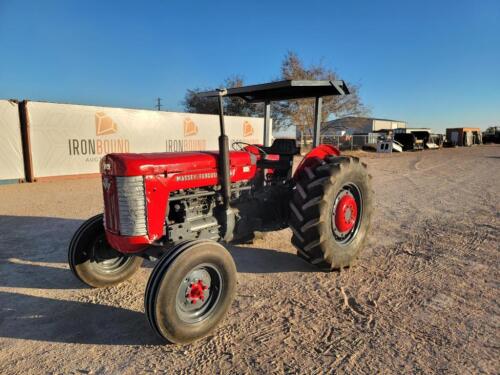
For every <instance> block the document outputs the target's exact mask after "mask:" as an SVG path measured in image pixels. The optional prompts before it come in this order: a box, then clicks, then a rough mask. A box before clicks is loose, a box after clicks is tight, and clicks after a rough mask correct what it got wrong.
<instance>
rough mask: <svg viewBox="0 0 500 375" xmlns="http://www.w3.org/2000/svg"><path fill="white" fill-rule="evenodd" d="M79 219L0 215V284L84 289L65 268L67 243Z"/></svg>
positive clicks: (17, 286) (23, 286) (79, 222)
mask: <svg viewBox="0 0 500 375" xmlns="http://www.w3.org/2000/svg"><path fill="white" fill-rule="evenodd" d="M81 223H83V220H76V219H63V218H53V217H37V216H0V287H16V288H40V289H79V288H85V286H84V285H83V284H82V283H80V282H79V281H78V280H77V279H76V278H75V277H74V276H73V275H72V273H71V271H70V270H69V267H68V260H67V254H68V245H69V242H70V240H71V237H72V235H73V233H74V232H75V231H76V229H77V228H78V227H79V226H80V225H81Z"/></svg>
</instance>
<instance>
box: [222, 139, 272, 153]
mask: <svg viewBox="0 0 500 375" xmlns="http://www.w3.org/2000/svg"><path fill="white" fill-rule="evenodd" d="M246 146H251V147H255V148H256V149H257V150H259V152H261V153H262V154H264V155H267V152H266V151H264V149H263V148H262V147H259V146H256V145H253V144H251V143H246V142H233V143H232V144H231V147H232V148H233V150H234V151H243V149H244V148H245V147H246Z"/></svg>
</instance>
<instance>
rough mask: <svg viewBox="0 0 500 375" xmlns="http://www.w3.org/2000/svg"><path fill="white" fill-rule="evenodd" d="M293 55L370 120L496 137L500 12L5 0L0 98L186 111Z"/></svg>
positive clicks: (449, 3) (411, 4)
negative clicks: (209, 93) (192, 97)
mask: <svg viewBox="0 0 500 375" xmlns="http://www.w3.org/2000/svg"><path fill="white" fill-rule="evenodd" d="M287 51H295V52H296V53H298V55H299V56H300V57H301V58H302V59H303V61H304V62H305V63H306V64H313V63H323V64H324V65H325V66H327V67H329V68H332V69H334V70H335V71H336V72H337V73H338V74H339V77H340V78H342V79H344V80H345V81H346V82H348V83H353V84H356V85H360V87H361V88H360V94H361V97H362V100H363V102H364V103H365V104H366V105H367V106H368V107H369V108H370V110H371V116H373V117H378V118H390V119H397V120H404V121H407V122H408V125H409V126H412V127H431V128H433V129H434V130H436V131H443V130H444V129H445V128H446V127H451V126H453V127H456V126H479V127H482V128H483V129H484V128H486V127H488V126H492V125H497V126H500V1H498V0H469V1H464V0H433V1H428V0H419V1H405V0H399V1H386V0H379V1H373V0H366V1H357V0H350V1H332V0H330V1H327V0H324V1H316V0H308V1H295V0H286V1H272V0H267V1H260V0H254V1H245V2H243V1H234V0H233V1H225V0H223V1H222V0H221V1H206V0H205V1H198V0H191V1H185V0H184V1H176V0H169V1H167V0H163V1H114V2H113V1H102V0H101V1H89V0H86V1H81V0H80V1H77V0H65V1H63V0H61V1H51V0H44V1H36V0H23V1H14V0H0V98H4V99H9V98H17V99H31V100H44V101H53V102H64V103H77V104H92V105H105V106H116V107H132V108H146V109H152V108H154V105H155V98H156V97H161V98H162V104H163V105H164V107H163V109H165V110H173V111H182V103H181V102H182V99H183V97H184V94H185V92H186V89H193V88H213V87H216V86H218V85H219V84H220V83H221V82H222V81H223V80H224V79H225V78H226V77H228V76H231V75H235V74H238V75H241V76H242V77H243V78H244V79H245V82H246V83H248V84H254V83H264V82H267V81H270V80H275V79H276V78H277V77H278V75H279V71H280V64H281V61H282V59H283V57H284V55H285V54H286V53H287Z"/></svg>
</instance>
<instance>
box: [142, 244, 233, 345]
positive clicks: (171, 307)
mask: <svg viewBox="0 0 500 375" xmlns="http://www.w3.org/2000/svg"><path fill="white" fill-rule="evenodd" d="M204 263H209V264H213V265H215V266H216V267H217V268H218V271H219V272H220V276H221V278H222V291H221V295H220V297H219V300H218V302H217V304H216V305H215V306H214V309H213V310H212V312H211V313H210V315H209V316H208V317H206V318H205V319H203V320H202V321H200V322H196V323H187V322H185V321H183V320H181V319H180V317H179V316H178V313H177V309H176V302H177V292H178V288H179V286H180V284H181V282H182V280H183V279H184V278H185V277H186V275H187V274H188V272H189V271H191V270H192V269H193V268H195V267H196V266H197V265H200V264H204ZM159 271H160V272H163V275H161V277H158V278H157V281H156V282H155V284H157V285H151V287H152V288H155V287H156V292H155V293H154V294H155V295H153V296H152V300H151V301H149V302H148V303H152V304H154V306H150V311H151V312H152V313H153V314H154V320H155V326H156V328H157V330H158V333H159V334H160V335H161V336H162V337H164V338H165V339H167V340H168V341H170V342H172V343H188V342H191V341H193V340H195V339H198V338H200V337H203V336H205V335H207V334H208V333H209V332H210V331H212V330H213V329H214V328H215V327H216V326H217V324H218V323H219V322H220V321H221V320H222V319H223V317H224V316H225V314H226V312H227V311H228V310H229V308H230V306H231V303H232V301H233V299H234V294H235V290H236V284H237V280H236V267H235V265H234V261H233V259H232V257H231V255H230V254H229V252H228V251H227V250H226V249H225V248H224V247H222V245H220V244H218V243H206V242H205V243H201V244H195V245H194V246H192V247H190V248H188V249H187V250H185V251H184V252H182V253H181V254H180V255H178V256H177V257H176V258H175V259H174V260H173V261H172V262H171V263H170V264H169V265H168V266H167V268H166V269H164V268H163V267H162V269H161V270H159ZM154 276H155V275H151V277H154Z"/></svg>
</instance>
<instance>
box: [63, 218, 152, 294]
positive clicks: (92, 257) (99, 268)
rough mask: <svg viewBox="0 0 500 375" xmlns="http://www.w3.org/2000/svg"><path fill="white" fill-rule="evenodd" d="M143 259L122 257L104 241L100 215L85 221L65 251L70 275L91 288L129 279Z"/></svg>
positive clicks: (122, 255)
mask: <svg viewBox="0 0 500 375" xmlns="http://www.w3.org/2000/svg"><path fill="white" fill-rule="evenodd" d="M142 261H143V259H142V258H139V257H135V256H127V255H124V254H122V253H120V252H118V251H116V250H115V249H113V248H112V247H111V246H109V244H108V242H107V241H106V236H105V233H104V225H103V215H102V214H99V215H96V216H94V217H91V218H90V219H88V220H87V221H85V222H84V223H83V224H82V225H81V226H80V228H78V230H77V231H76V232H75V234H74V235H73V238H72V239H71V242H70V244H69V249H68V263H69V266H70V268H71V271H72V272H73V274H74V275H75V276H76V277H77V278H78V279H79V280H80V281H82V282H83V283H85V284H87V285H88V286H91V287H93V288H102V287H107V286H111V285H116V284H119V283H121V282H122V281H125V280H127V279H129V278H130V277H132V275H133V274H134V273H135V272H136V271H137V270H138V269H139V268H140V266H141V264H142Z"/></svg>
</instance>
